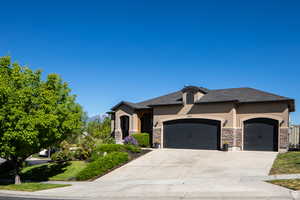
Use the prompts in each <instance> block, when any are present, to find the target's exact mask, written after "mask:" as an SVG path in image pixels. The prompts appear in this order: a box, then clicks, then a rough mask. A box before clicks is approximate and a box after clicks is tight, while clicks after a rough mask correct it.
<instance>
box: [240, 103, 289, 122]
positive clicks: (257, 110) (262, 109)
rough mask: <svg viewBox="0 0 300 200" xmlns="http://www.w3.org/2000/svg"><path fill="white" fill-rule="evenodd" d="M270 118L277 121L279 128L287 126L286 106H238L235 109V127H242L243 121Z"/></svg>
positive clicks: (273, 104) (276, 104)
mask: <svg viewBox="0 0 300 200" xmlns="http://www.w3.org/2000/svg"><path fill="white" fill-rule="evenodd" d="M257 117H261V118H271V119H275V120H278V121H279V123H281V127H284V128H286V127H288V125H289V110H288V105H287V104H286V103H283V102H269V103H250V104H240V105H239V106H238V107H237V127H243V121H245V120H247V119H251V118H257Z"/></svg>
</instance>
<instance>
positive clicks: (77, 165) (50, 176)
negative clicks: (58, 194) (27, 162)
mask: <svg viewBox="0 0 300 200" xmlns="http://www.w3.org/2000/svg"><path fill="white" fill-rule="evenodd" d="M86 165H87V164H86V162H84V161H69V162H60V163H54V162H53V163H45V164H39V165H33V166H29V167H25V168H24V169H23V170H22V172H21V177H22V179H24V180H31V181H48V180H51V181H69V180H74V179H75V177H76V176H77V174H78V173H79V172H80V171H81V170H82V169H84V168H85V167H86ZM0 177H1V178H6V179H9V178H10V179H11V178H13V176H12V173H6V176H5V175H4V174H2V176H0Z"/></svg>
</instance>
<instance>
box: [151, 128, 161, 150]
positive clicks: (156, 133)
mask: <svg viewBox="0 0 300 200" xmlns="http://www.w3.org/2000/svg"><path fill="white" fill-rule="evenodd" d="M152 141H153V144H155V143H158V144H160V147H162V141H161V127H157V128H156V127H153V138H152Z"/></svg>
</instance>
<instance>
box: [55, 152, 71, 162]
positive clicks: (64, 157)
mask: <svg viewBox="0 0 300 200" xmlns="http://www.w3.org/2000/svg"><path fill="white" fill-rule="evenodd" d="M70 157H71V155H70V154H69V153H66V152H64V151H58V152H55V153H53V154H52V155H51V160H53V161H59V162H60V161H69V160H71V158H70Z"/></svg>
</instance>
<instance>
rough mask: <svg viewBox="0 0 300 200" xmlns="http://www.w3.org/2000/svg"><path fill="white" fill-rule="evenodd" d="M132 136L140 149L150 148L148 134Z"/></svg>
mask: <svg viewBox="0 0 300 200" xmlns="http://www.w3.org/2000/svg"><path fill="white" fill-rule="evenodd" d="M132 136H133V137H134V138H135V139H136V140H137V141H138V144H139V146H141V147H150V136H149V134H148V133H135V134H132Z"/></svg>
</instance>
